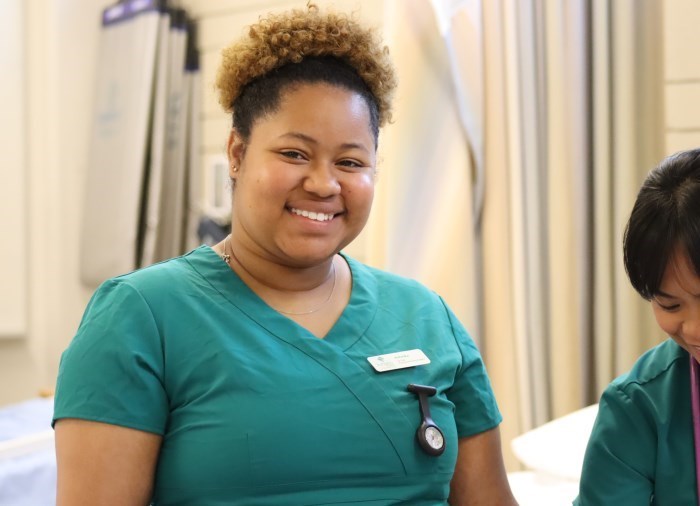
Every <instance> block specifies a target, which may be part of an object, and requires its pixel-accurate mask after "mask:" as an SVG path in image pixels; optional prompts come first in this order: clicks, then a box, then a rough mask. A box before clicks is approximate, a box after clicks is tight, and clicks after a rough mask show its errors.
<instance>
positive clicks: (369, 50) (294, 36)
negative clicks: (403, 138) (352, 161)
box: [216, 3, 396, 126]
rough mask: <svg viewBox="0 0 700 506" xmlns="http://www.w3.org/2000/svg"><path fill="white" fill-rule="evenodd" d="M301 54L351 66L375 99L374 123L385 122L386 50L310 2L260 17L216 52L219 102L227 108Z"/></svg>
mask: <svg viewBox="0 0 700 506" xmlns="http://www.w3.org/2000/svg"><path fill="white" fill-rule="evenodd" d="M305 57H334V58H336V59H338V60H341V61H343V62H344V63H346V64H347V65H349V66H350V67H352V69H353V70H354V71H355V72H356V73H357V75H358V76H359V77H360V78H361V79H362V81H364V83H365V84H366V86H367V88H368V89H369V92H370V93H371V94H372V96H373V98H374V99H375V101H376V103H377V108H378V113H379V118H378V120H379V125H380V126H383V125H384V124H385V123H386V122H387V121H391V99H392V96H393V92H394V89H395V88H396V76H395V73H394V68H393V66H392V64H391V61H390V58H389V50H388V48H387V47H386V46H382V45H381V41H380V39H379V37H378V36H377V35H376V33H375V32H374V31H373V30H371V29H367V28H365V27H363V26H362V25H360V24H359V23H358V22H357V21H355V20H354V19H352V18H351V17H350V16H348V15H347V14H342V13H332V12H329V13H325V14H322V13H320V12H319V9H318V7H317V6H316V5H315V4H311V3H310V4H308V5H307V9H306V10H302V9H294V10H292V11H289V12H284V13H280V14H268V15H267V16H265V17H261V18H260V19H259V21H258V23H256V24H254V25H252V26H250V27H249V30H248V36H247V37H244V38H242V39H241V40H239V41H237V42H235V43H233V44H232V45H230V46H229V47H227V48H225V49H224V50H223V51H222V62H221V66H220V67H219V71H218V74H217V77H216V87H217V88H218V91H219V103H220V104H221V106H222V107H223V108H224V109H225V110H226V111H227V112H233V110H234V103H235V101H236V99H237V98H238V97H239V96H240V95H241V93H242V91H243V89H244V88H245V86H246V85H247V84H249V83H251V82H252V81H254V80H256V79H258V78H260V77H263V76H265V75H267V74H268V73H270V72H271V71H273V70H275V69H277V68H279V67H282V66H284V65H286V64H288V63H299V62H301V61H302V60H303V59H304V58H305Z"/></svg>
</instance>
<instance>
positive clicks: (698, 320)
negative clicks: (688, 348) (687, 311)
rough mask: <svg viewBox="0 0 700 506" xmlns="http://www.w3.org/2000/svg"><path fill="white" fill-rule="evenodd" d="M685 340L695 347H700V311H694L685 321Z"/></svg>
mask: <svg viewBox="0 0 700 506" xmlns="http://www.w3.org/2000/svg"><path fill="white" fill-rule="evenodd" d="M683 339H684V340H685V341H688V342H690V343H692V344H693V345H694V346H699V345H700V311H693V314H692V315H688V316H687V317H686V318H685V320H683Z"/></svg>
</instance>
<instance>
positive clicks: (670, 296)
mask: <svg viewBox="0 0 700 506" xmlns="http://www.w3.org/2000/svg"><path fill="white" fill-rule="evenodd" d="M656 297H664V298H666V299H676V298H677V297H676V296H675V295H670V294H668V293H666V292H664V291H662V290H657V291H656Z"/></svg>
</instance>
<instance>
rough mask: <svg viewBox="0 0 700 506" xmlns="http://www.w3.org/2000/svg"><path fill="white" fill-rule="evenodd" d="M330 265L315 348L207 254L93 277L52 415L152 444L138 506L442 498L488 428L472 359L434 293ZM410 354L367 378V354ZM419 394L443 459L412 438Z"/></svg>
mask: <svg viewBox="0 0 700 506" xmlns="http://www.w3.org/2000/svg"><path fill="white" fill-rule="evenodd" d="M345 258H346V261H347V262H348V264H349V266H350V268H351V272H352V279H353V286H352V293H351V297H350V301H349V304H348V306H347V307H346V308H345V310H344V312H343V313H342V315H341V317H340V318H339V320H338V321H337V322H336V324H335V325H334V327H333V328H332V329H331V330H330V332H329V333H328V334H327V336H326V337H325V338H324V339H318V338H316V337H315V336H314V335H313V334H311V333H309V332H308V331H307V330H306V329H304V328H303V327H301V326H299V325H298V324H296V323H295V322H293V321H292V320H290V319H288V318H286V317H285V316H283V315H282V314H280V313H278V312H276V311H274V310H273V309H272V308H270V307H269V306H268V305H267V304H265V302H264V301H263V300H262V299H260V298H259V297H258V296H257V295H255V293H253V292H252V291H251V290H250V289H249V288H248V287H247V286H246V285H245V284H244V283H243V282H242V281H241V279H240V278H239V277H238V276H237V275H236V274H235V272H233V271H232V270H231V269H230V268H229V267H228V265H226V264H225V263H224V262H223V261H222V260H221V258H220V257H219V256H218V255H217V254H216V253H215V252H214V251H213V250H212V249H211V248H209V247H206V246H202V247H200V248H197V249H195V250H194V251H192V252H190V253H189V254H187V255H185V256H183V257H179V258H175V259H172V260H169V261H166V262H163V263H160V264H157V265H155V266H151V267H149V268H146V269H143V270H140V271H136V272H133V273H131V274H128V275H125V276H121V277H117V278H114V279H112V280H109V281H107V282H105V283H104V284H103V285H102V286H101V287H100V288H99V289H98V290H97V292H96V293H95V294H94V295H93V297H92V299H91V301H90V303H89V305H88V307H87V309H86V311H85V314H84V316H83V319H82V322H81V324H80V327H79V329H78V332H77V334H76V336H75V338H74V339H73V341H72V342H71V344H70V346H69V347H68V349H67V350H66V351H65V352H64V354H63V356H62V359H61V365H60V370H59V376H58V382H57V388H56V401H55V412H54V419H55V420H56V419H60V418H81V419H88V420H93V421H98V422H105V423H110V424H116V425H120V426H125V427H131V428H135V429H139V430H143V431H148V432H153V433H155V434H160V435H162V436H163V442H162V448H161V451H160V456H159V461H158V468H157V471H156V477H155V484H154V487H155V488H154V495H153V503H154V504H159V505H160V504H163V505H165V504H168V505H175V504H197V505H223V504H226V505H245V506H256V505H282V504H284V505H289V506H292V505H311V504H314V505H321V504H334V505H339V504H348V505H349V504H363V505H370V504H371V505H389V504H413V505H442V504H446V502H447V497H448V495H449V483H450V480H451V478H452V474H453V471H454V466H455V462H456V458H457V439H458V438H459V437H464V436H469V435H473V434H476V433H479V432H483V431H485V430H488V429H491V428H493V427H495V426H497V425H498V423H500V421H501V416H500V413H499V412H498V408H497V406H496V402H495V400H494V396H493V393H492V390H491V387H490V384H489V380H488V378H487V376H486V372H485V369H484V366H483V363H482V361H481V358H480V355H479V352H478V350H477V348H476V346H475V344H474V342H473V341H472V340H471V338H470V337H469V336H468V335H467V333H466V332H465V330H464V328H463V327H462V326H461V325H460V323H459V322H458V321H457V319H456V318H455V317H454V315H453V314H452V312H451V311H450V310H449V309H448V308H447V307H446V305H445V304H444V302H443V301H442V299H441V298H440V297H438V296H437V295H435V294H434V293H433V292H431V291H429V290H428V289H426V288H425V287H423V286H422V285H420V284H419V283H417V282H415V281H411V280H408V279H404V278H400V277H398V276H395V275H391V274H388V273H385V272H382V271H379V270H376V269H372V268H369V267H367V266H364V265H362V264H359V263H357V262H355V261H353V260H352V259H350V258H347V257H345ZM416 348H418V349H421V350H422V351H423V352H425V354H426V355H427V356H428V358H429V359H430V364H427V365H422V366H419V367H413V368H408V369H401V370H395V371H390V372H385V373H377V372H375V371H374V370H373V369H372V367H371V366H370V364H369V362H368V361H367V357H371V356H375V355H382V354H386V353H392V352H398V351H405V350H411V349H416ZM409 383H419V384H424V385H431V386H435V387H436V388H437V394H436V395H435V396H434V397H431V398H430V410H431V414H432V417H433V419H434V421H435V422H436V423H437V425H438V426H439V427H440V428H441V429H442V431H443V432H444V434H445V437H446V450H445V453H444V454H443V455H441V456H439V457H433V456H429V455H427V454H426V453H425V452H424V451H423V450H421V448H420V447H419V445H418V443H417V441H416V437H415V434H416V429H417V428H418V426H419V425H420V422H421V415H420V410H419V405H418V400H417V397H416V395H415V394H413V393H411V392H408V391H407V389H406V387H407V385H408V384H409Z"/></svg>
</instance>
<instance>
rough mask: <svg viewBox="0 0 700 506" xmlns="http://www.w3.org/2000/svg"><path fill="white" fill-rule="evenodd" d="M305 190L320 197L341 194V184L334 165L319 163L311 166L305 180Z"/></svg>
mask: <svg viewBox="0 0 700 506" xmlns="http://www.w3.org/2000/svg"><path fill="white" fill-rule="evenodd" d="M303 188H304V190H306V191H307V192H309V193H313V194H315V195H318V196H319V197H323V198H326V197H332V196H333V195H336V194H338V193H340V182H339V181H338V178H337V176H336V174H335V170H334V167H333V165H332V164H330V163H325V162H318V163H313V164H311V167H310V169H309V172H308V173H307V174H306V177H305V178H304V183H303Z"/></svg>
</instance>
